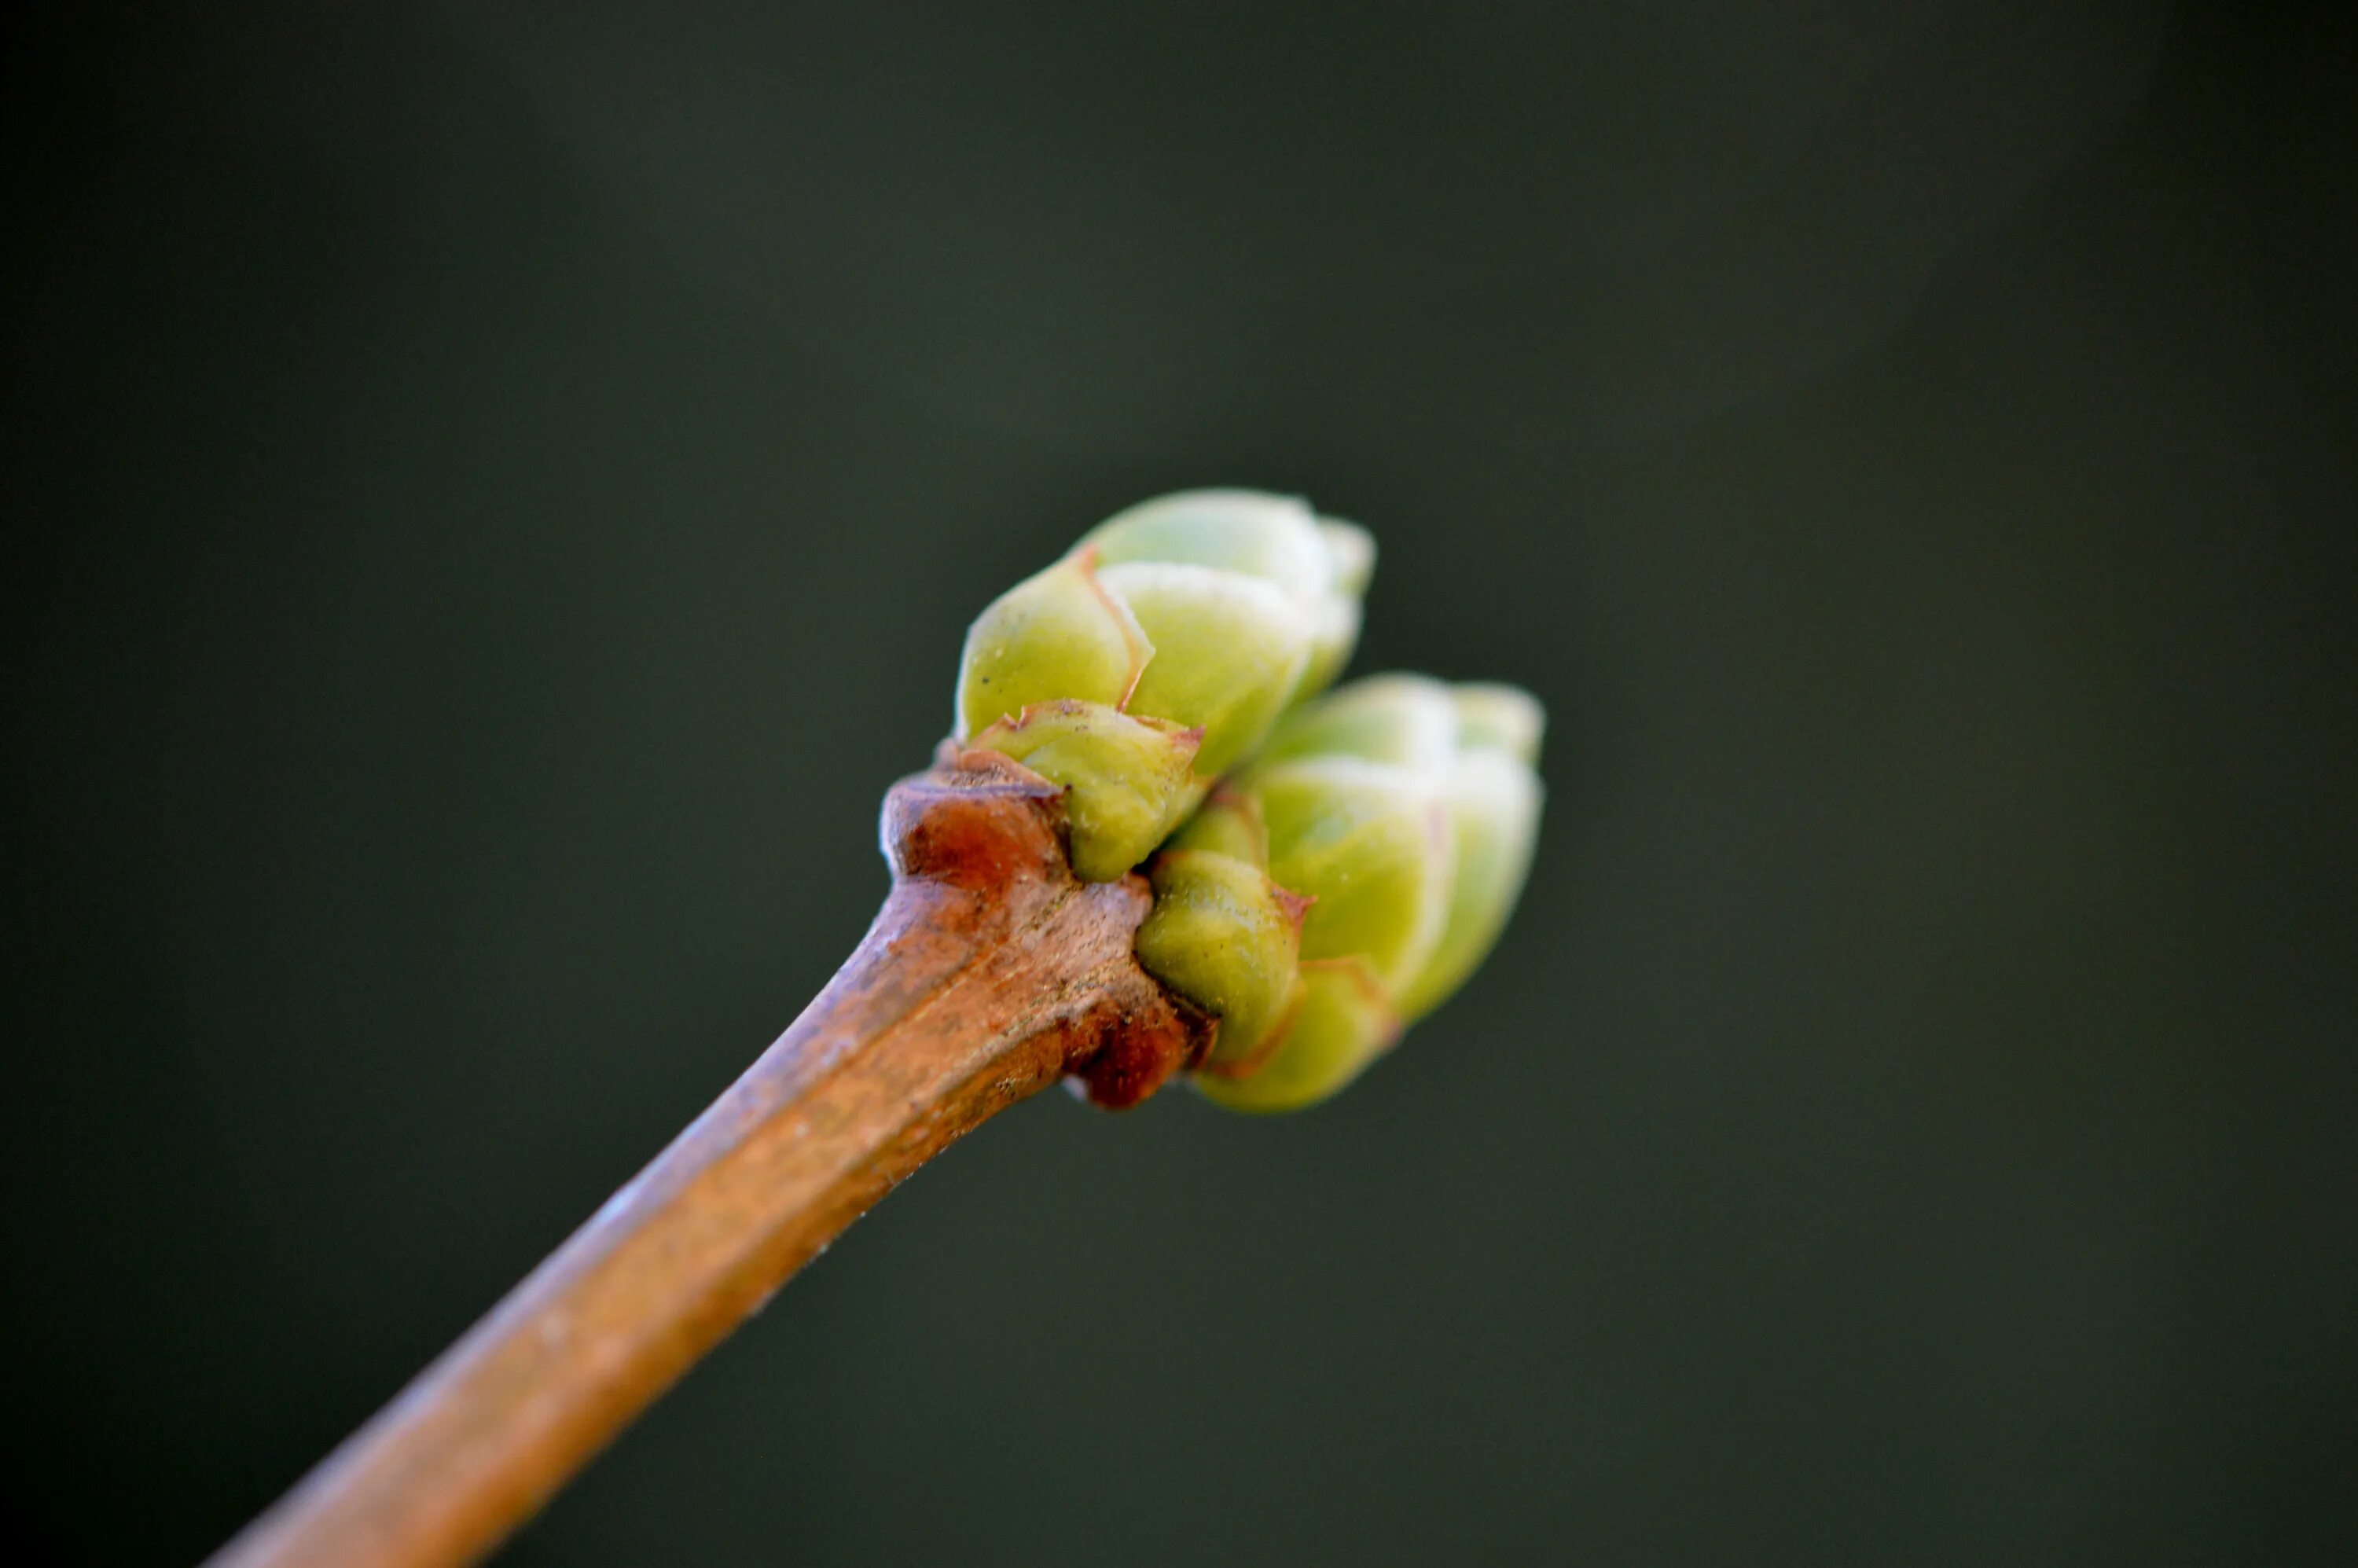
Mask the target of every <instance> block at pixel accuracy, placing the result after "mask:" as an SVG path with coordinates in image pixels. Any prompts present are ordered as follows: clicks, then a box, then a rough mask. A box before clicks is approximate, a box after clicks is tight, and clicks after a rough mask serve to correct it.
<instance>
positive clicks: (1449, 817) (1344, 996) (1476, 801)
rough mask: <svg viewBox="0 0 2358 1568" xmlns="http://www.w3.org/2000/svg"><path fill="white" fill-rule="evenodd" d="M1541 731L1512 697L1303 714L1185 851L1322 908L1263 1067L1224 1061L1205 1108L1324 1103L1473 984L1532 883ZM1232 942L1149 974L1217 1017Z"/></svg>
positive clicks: (1197, 828)
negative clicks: (1295, 993) (1256, 866)
mask: <svg viewBox="0 0 2358 1568" xmlns="http://www.w3.org/2000/svg"><path fill="white" fill-rule="evenodd" d="M1541 722H1542V719H1541V712H1540V708H1539V705H1538V704H1537V703H1535V702H1533V701H1532V700H1531V698H1530V697H1527V696H1525V695H1523V694H1522V693H1520V692H1519V691H1515V690H1513V689H1512V688H1510V687H1454V688H1453V687H1446V686H1444V685H1442V684H1441V683H1440V682H1437V681H1433V680H1428V679H1425V678H1423V677H1422V676H1379V677H1377V678H1374V679H1370V680H1365V681H1360V682H1357V683H1355V684H1353V685H1351V686H1349V687H1344V688H1343V689H1341V690H1339V691H1336V692H1335V693H1333V694H1332V695H1330V696H1328V697H1325V698H1323V699H1322V700H1320V701H1317V702H1314V703H1312V704H1310V705H1309V706H1307V707H1305V708H1302V709H1301V710H1299V711H1297V712H1295V713H1293V714H1290V715H1288V716H1287V718H1286V719H1284V720H1283V722H1282V724H1281V725H1280V726H1279V728H1278V731H1277V733H1276V734H1275V735H1273V736H1272V737H1271V740H1270V741H1269V744H1268V746H1267V747H1266V749H1265V750H1264V751H1263V752H1262V753H1261V755H1260V759H1259V760H1257V761H1256V762H1254V763H1253V764H1252V765H1251V766H1250V767H1249V768H1248V769H1246V770H1245V771H1244V772H1243V773H1241V774H1239V775H1238V777H1237V779H1236V780H1235V781H1234V782H1233V783H1232V784H1229V785H1228V786H1227V787H1225V788H1224V789H1223V790H1222V792H1221V794H1220V795H1218V796H1216V797H1215V798H1214V800H1213V801H1212V802H1210V803H1209V804H1207V805H1206V807H1205V808H1204V810H1203V811H1202V812H1200V813H1198V815H1197V816H1196V817H1195V819H1194V820H1191V821H1190V822H1189V823H1188V824H1187V825H1186V826H1185V827H1183V828H1182V829H1181V830H1180V832H1179V834H1178V836H1177V837H1176V838H1174V841H1173V842H1174V846H1175V845H1197V846H1202V847H1203V848H1204V849H1207V850H1208V849H1213V848H1215V847H1217V848H1218V849H1220V850H1221V851H1222V852H1224V853H1227V854H1229V855H1232V856H1234V857H1236V858H1237V859H1238V860H1257V859H1259V858H1262V857H1265V860H1266V864H1267V867H1268V872H1269V875H1270V877H1271V878H1272V879H1274V881H1275V882H1276V883H1277V884H1278V885H1279V886H1281V887H1282V888H1283V889H1286V890H1290V891H1291V892H1293V893H1295V894H1298V895H1301V896H1302V897H1304V898H1306V899H1308V900H1309V901H1310V903H1309V912H1308V914H1307V916H1306V918H1305V919H1304V921H1303V927H1302V934H1301V944H1300V953H1301V969H1302V975H1303V986H1302V989H1301V992H1300V1000H1299V1002H1298V1003H1297V1004H1296V1005H1295V1006H1294V1007H1293V1009H1292V1010H1291V1011H1290V1012H1289V1013H1288V1014H1287V1015H1286V1017H1285V1018H1284V1020H1283V1021H1282V1022H1280V1023H1278V1024H1276V1025H1274V1026H1266V1027H1267V1030H1268V1032H1267V1033H1265V1034H1264V1035H1263V1037H1261V1038H1260V1039H1258V1040H1256V1041H1255V1042H1254V1045H1253V1048H1252V1050H1251V1051H1250V1052H1249V1053H1246V1052H1238V1053H1228V1052H1223V1051H1220V1050H1217V1049H1216V1050H1215V1052H1214V1054H1213V1056H1212V1059H1211V1060H1210V1061H1209V1062H1208V1063H1207V1064H1206V1066H1205V1068H1204V1070H1203V1071H1202V1072H1201V1073H1200V1074H1199V1075H1198V1076H1197V1083H1198V1086H1199V1087H1201V1088H1202V1089H1203V1091H1204V1093H1205V1094H1206V1095H1207V1096H1209V1097H1210V1098H1213V1099H1215V1100H1217V1101H1218V1102H1219V1103H1221V1104H1223V1105H1228V1106H1232V1107H1234V1108H1238V1109H1244V1110H1286V1109H1293V1108H1299V1107H1302V1106H1305V1105H1309V1104H1312V1103H1314V1102H1315V1101H1316V1100H1319V1099H1322V1098H1325V1097H1326V1096H1327V1095H1330V1094H1332V1093H1334V1092H1335V1091H1336V1089H1339V1088H1340V1087H1343V1086H1344V1085H1345V1084H1346V1083H1348V1082H1349V1081H1350V1080H1351V1079H1352V1078H1354V1077H1356V1076H1357V1075H1358V1074H1359V1073H1360V1072H1361V1071H1363V1070H1364V1069H1365V1068H1366V1067H1367V1065H1368V1064H1369V1063H1370V1062H1372V1061H1374V1060H1375V1058H1376V1057H1377V1056H1379V1055H1380V1054H1383V1052H1384V1051H1385V1049H1387V1048H1388V1047H1389V1046H1390V1044H1391V1042H1392V1041H1393V1040H1394V1039H1396V1038H1397V1037H1398V1035H1399V1033H1400V1030H1401V1026H1402V1025H1403V1024H1404V1023H1405V1022H1408V1021H1409V1020H1412V1019H1413V1018H1415V1017H1417V1016H1419V1015H1421V1014H1422V1013H1423V1012H1425V1011H1429V1010H1430V1009H1432V1008H1433V1006H1435V1005H1437V1004H1438V1003H1439V1002H1440V1001H1442V1000H1444V998H1446V997H1447V996H1448V995H1449V994H1450V993H1451V992H1453V991H1454V990H1455V989H1456V988H1457V987H1458V986H1459V985H1460V984H1461V983H1463V981H1464V980H1465V979H1466V976H1467V975H1468V974H1470V973H1471V972H1472V971H1473V969H1474V968H1475V966H1476V965H1477V964H1479V963H1480V962H1481V960H1482V958H1483V957H1484V956H1485V955H1486V954H1487V952H1488V951H1489V949H1490V947H1491V946H1492V944H1493V943H1495V942H1496V940H1497V939H1498V933H1499V930H1500V929H1501V928H1502V927H1503V926H1504V925H1505V923H1506V919H1507V916H1508V914H1509V912H1510V911H1511V910H1512V908H1513V905H1514V902H1515V898H1516V895H1517V894H1518V893H1519V892H1520V891H1521V888H1522V884H1523V881H1524V878H1525V876H1526V874H1527V872H1528V871H1529V869H1530V864H1531V849H1532V844H1533V840H1534V837H1535V834H1536V830H1537V827H1538V821H1539V809H1540V786H1539V781H1538V779H1537V777H1536V776H1535V775H1534V774H1533V773H1532V771H1531V759H1532V757H1533V756H1534V754H1535V753H1536V752H1537V750H1538V743H1539V736H1540V730H1541ZM1197 907H1198V908H1202V907H1204V906H1203V905H1200V904H1199V905H1198V906H1197ZM1150 924H1152V917H1150ZM1221 935H1223V933H1222V932H1221V930H1220V929H1219V928H1218V927H1217V924H1216V923H1214V922H1211V921H1209V920H1206V921H1203V922H1200V923H1199V924H1198V925H1195V926H1192V927H1191V928H1190V930H1189V940H1190V943H1191V944H1192V946H1190V947H1189V948H1188V956H1189V958H1190V960H1191V967H1189V968H1187V969H1186V972H1185V974H1184V977H1180V976H1179V970H1178V968H1176V967H1175V966H1174V965H1173V964H1172V960H1171V954H1172V952H1173V951H1174V947H1173V946H1159V947H1158V948H1157V949H1156V951H1155V953H1154V954H1153V956H1152V957H1150V956H1149V954H1148V949H1147V947H1146V946H1143V945H1141V948H1140V955H1141V961H1144V962H1146V964H1147V968H1148V969H1149V970H1150V972H1152V973H1154V974H1155V975H1157V977H1158V978H1161V979H1163V980H1164V981H1165V983H1166V984H1170V985H1172V986H1173V987H1174V989H1178V990H1180V991H1181V992H1182V993H1183V994H1185V995H1188V996H1190V997H1191V998H1194V999H1195V1000H1197V1001H1199V1002H1201V1003H1202V1004H1203V1005H1205V1006H1206V1007H1209V1008H1211V1009H1212V1011H1216V1012H1217V1011H1219V1009H1218V1007H1217V1005H1216V1004H1214V1003H1212V1002H1210V1001H1208V1000H1205V998H1206V994H1208V990H1209V989H1210V986H1211V983H1212V981H1211V980H1210V979H1209V978H1208V977H1210V976H1211V975H1212V974H1213V973H1214V972H1215V971H1216V970H1217V965H1218V963H1219V961H1220V955H1221V954H1222V953H1223V952H1224V951H1225V949H1224V948H1222V946H1221V945H1220V940H1219V939H1220V937H1221ZM1174 977H1177V978H1174ZM1228 983H1230V984H1231V985H1232V984H1233V983H1234V982H1233V981H1230V982H1228ZM1223 1027H1224V1028H1225V1023H1224V1025H1223Z"/></svg>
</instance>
